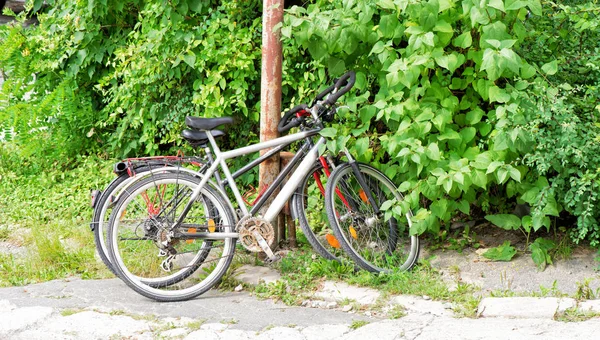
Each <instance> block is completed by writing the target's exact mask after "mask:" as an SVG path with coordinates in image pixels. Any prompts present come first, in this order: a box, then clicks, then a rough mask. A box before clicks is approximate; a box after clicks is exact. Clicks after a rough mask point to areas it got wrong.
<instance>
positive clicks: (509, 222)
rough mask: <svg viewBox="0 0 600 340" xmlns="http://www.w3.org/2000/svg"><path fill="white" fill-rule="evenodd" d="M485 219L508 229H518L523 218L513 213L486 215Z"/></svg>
mask: <svg viewBox="0 0 600 340" xmlns="http://www.w3.org/2000/svg"><path fill="white" fill-rule="evenodd" d="M485 219H486V220H488V221H490V222H492V223H493V224H494V225H496V226H498V227H500V228H502V229H506V230H517V229H519V227H521V219H520V218H519V217H518V216H515V215H513V214H498V215H486V216H485Z"/></svg>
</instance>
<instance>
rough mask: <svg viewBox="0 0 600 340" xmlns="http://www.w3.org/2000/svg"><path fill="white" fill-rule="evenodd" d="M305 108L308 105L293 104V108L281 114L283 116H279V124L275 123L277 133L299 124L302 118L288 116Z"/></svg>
mask: <svg viewBox="0 0 600 340" xmlns="http://www.w3.org/2000/svg"><path fill="white" fill-rule="evenodd" d="M306 109H308V105H306V104H300V105H296V106H294V108H293V109H291V110H289V111H288V112H286V113H285V114H284V115H283V117H282V118H281V120H280V121H279V124H278V125H277V131H279V133H282V132H285V131H287V130H289V129H291V128H293V127H297V126H299V125H300V124H301V123H302V120H301V119H300V118H292V119H290V118H291V117H292V116H293V115H295V114H296V113H298V112H300V111H302V110H306ZM288 120H289V122H288Z"/></svg>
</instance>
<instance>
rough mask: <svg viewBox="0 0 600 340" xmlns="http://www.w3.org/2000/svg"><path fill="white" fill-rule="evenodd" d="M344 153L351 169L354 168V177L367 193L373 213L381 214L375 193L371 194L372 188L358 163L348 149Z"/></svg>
mask: <svg viewBox="0 0 600 340" xmlns="http://www.w3.org/2000/svg"><path fill="white" fill-rule="evenodd" d="M344 153H345V154H346V157H347V158H348V163H349V164H350V167H351V168H352V172H353V173H354V176H356V179H357V180H358V184H359V185H360V187H361V188H362V190H363V191H364V193H365V196H366V198H367V199H366V200H367V201H368V202H369V204H370V205H371V207H372V208H373V211H374V212H375V214H379V204H377V202H376V201H375V198H373V193H372V192H371V188H369V186H368V185H367V182H366V181H365V177H364V176H363V175H362V173H361V172H360V169H359V167H358V163H357V162H356V160H355V159H354V158H353V157H352V155H351V154H350V152H348V149H346V148H344Z"/></svg>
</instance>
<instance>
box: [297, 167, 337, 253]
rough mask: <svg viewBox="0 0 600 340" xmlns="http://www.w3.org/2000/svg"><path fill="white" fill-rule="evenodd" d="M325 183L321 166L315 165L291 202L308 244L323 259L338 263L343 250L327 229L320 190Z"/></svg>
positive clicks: (327, 224) (322, 193) (329, 229)
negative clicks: (293, 204)
mask: <svg viewBox="0 0 600 340" xmlns="http://www.w3.org/2000/svg"><path fill="white" fill-rule="evenodd" d="M315 176H316V177H317V178H319V181H320V183H317V179H316V178H315ZM326 181H327V177H326V176H325V173H324V170H323V165H322V164H321V163H317V164H315V166H314V167H313V168H312V169H311V170H310V172H309V173H308V175H307V176H306V177H305V178H304V179H303V180H302V182H300V185H299V186H298V190H296V192H295V195H296V198H295V199H294V200H293V202H295V209H296V216H297V217H298V222H299V224H300V228H301V229H302V233H303V234H304V236H305V237H306V240H307V241H308V243H309V244H310V245H311V246H312V248H313V249H314V250H315V251H316V252H317V253H318V254H319V255H321V256H322V257H323V258H325V259H327V260H334V261H339V260H340V257H341V255H342V252H343V250H342V249H341V245H340V244H339V242H338V241H337V239H335V236H333V231H332V230H331V228H330V227H329V221H328V220H327V213H326V211H325V201H324V195H325V193H324V192H321V190H324V187H325V185H326ZM319 184H321V185H322V187H321V188H319ZM309 214H310V216H309ZM309 219H310V222H309Z"/></svg>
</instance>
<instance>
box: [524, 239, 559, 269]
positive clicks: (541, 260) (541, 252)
mask: <svg viewBox="0 0 600 340" xmlns="http://www.w3.org/2000/svg"><path fill="white" fill-rule="evenodd" d="M555 248H556V243H554V241H552V240H549V239H545V238H543V237H538V238H537V239H535V242H533V243H531V244H530V245H529V249H530V250H531V258H532V259H533V262H535V264H536V265H537V266H538V268H539V269H540V270H544V269H546V266H547V265H549V264H552V257H551V256H550V251H552V250H553V249H555Z"/></svg>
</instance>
